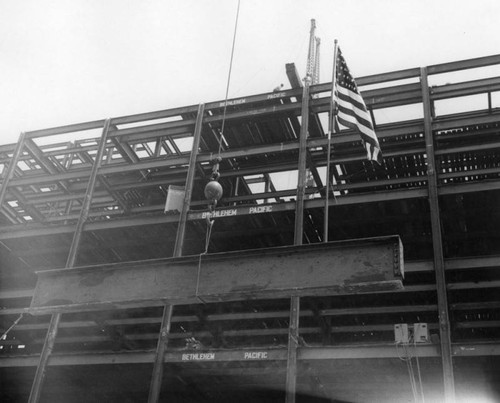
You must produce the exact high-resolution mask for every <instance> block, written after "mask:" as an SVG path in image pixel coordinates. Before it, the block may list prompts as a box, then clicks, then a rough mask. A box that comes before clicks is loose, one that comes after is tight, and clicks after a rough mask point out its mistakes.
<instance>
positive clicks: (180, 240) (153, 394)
mask: <svg viewBox="0 0 500 403" xmlns="http://www.w3.org/2000/svg"><path fill="white" fill-rule="evenodd" d="M204 112H205V104H200V105H198V115H197V116H196V124H195V127H194V135H193V147H192V149H191V155H190V156H189V168H188V173H187V177H186V186H185V194H184V201H183V204H182V211H181V215H180V218H179V226H178V227H177V236H176V239H175V247H174V257H179V256H182V248H183V246H184V236H185V233H186V223H187V214H188V211H189V205H190V204H191V195H192V193H193V183H194V174H195V170H196V158H197V157H198V149H199V147H200V138H201V129H202V127H203V114H204ZM173 310H174V307H173V306H172V305H170V304H168V305H165V307H164V308H163V317H162V320H161V327H160V335H159V338H158V343H157V345H156V354H155V362H154V365H153V374H152V376H151V383H150V386H149V395H148V403H156V402H158V400H159V398H160V391H161V383H162V379H163V366H164V364H165V363H164V360H165V350H166V349H167V344H168V335H169V333H170V323H171V321H172V314H173Z"/></svg>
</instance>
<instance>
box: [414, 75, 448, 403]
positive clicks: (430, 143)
mask: <svg viewBox="0 0 500 403" xmlns="http://www.w3.org/2000/svg"><path fill="white" fill-rule="evenodd" d="M420 79H421V84H422V99H423V108H424V126H425V130H424V136H425V143H426V146H425V148H426V153H427V178H428V188H429V205H430V214H431V230H432V245H433V250H434V270H435V274H436V287H437V297H438V309H439V325H440V326H439V330H440V339H441V355H442V363H443V378H444V397H445V401H446V403H454V402H455V382H454V375H453V363H452V349H451V330H450V319H449V314H448V298H447V290H446V278H445V266H444V255H443V245H442V234H441V220H440V216H439V199H438V189H437V171H436V160H435V155H434V137H433V133H432V110H431V99H430V94H429V84H428V81H427V70H426V69H425V68H422V69H421V72H420Z"/></svg>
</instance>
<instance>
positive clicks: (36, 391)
mask: <svg viewBox="0 0 500 403" xmlns="http://www.w3.org/2000/svg"><path fill="white" fill-rule="evenodd" d="M109 126H110V119H107V120H106V121H105V122H104V128H103V130H102V135H101V141H100V143H99V148H98V150H97V155H96V157H95V160H94V164H93V165H92V171H91V173H90V178H89V183H88V185H87V190H86V192H85V198H84V200H83V204H82V210H81V212H80V217H79V218H78V223H77V224H76V228H75V232H74V234H73V241H72V242H71V247H70V250H69V254H68V259H67V261H66V268H71V267H73V266H74V265H75V262H76V258H77V255H78V249H79V246H80V245H79V244H80V239H81V236H82V232H83V227H84V224H85V221H86V220H87V218H88V215H89V211H90V205H91V203H92V195H93V193H94V187H95V183H96V179H97V171H98V170H99V167H100V165H101V160H102V157H103V154H104V150H105V149H106V142H107V137H108V131H109ZM60 321H61V314H60V313H56V314H53V315H52V317H51V319H50V324H49V329H48V330H47V336H46V337H45V342H44V344H43V348H42V352H41V353H40V360H39V362H38V367H37V369H36V373H35V379H34V381H33V385H32V386H31V393H30V396H29V399H28V402H29V403H37V402H38V401H39V400H40V396H41V392H42V386H43V381H44V378H45V373H46V370H47V363H48V361H49V357H50V355H51V353H52V350H53V349H54V344H55V341H56V336H57V330H58V326H59V322H60Z"/></svg>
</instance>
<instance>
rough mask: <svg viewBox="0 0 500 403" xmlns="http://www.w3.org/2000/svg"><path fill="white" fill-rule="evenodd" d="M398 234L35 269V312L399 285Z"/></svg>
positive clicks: (343, 291)
mask: <svg viewBox="0 0 500 403" xmlns="http://www.w3.org/2000/svg"><path fill="white" fill-rule="evenodd" d="M402 259H403V255H402V246H401V243H400V240H399V237H397V236H391V237H381V238H368V239H360V240H354V241H341V242H330V243H324V244H312V245H301V246H286V247H279V248H269V249H262V250H253V251H245V252H229V253H218V254H211V255H207V256H204V258H203V259H202V263H201V265H199V258H198V256H190V257H182V258H169V259H161V260H152V261H143V262H129V263H117V264H109V265H102V266H91V267H82V268H75V269H58V270H49V271H43V272H38V283H37V287H36V289H35V293H34V295H33V299H32V304H31V310H32V312H33V313H37V314H42V313H45V314H46V313H52V312H67V311H82V310H93V309H103V308H116V307H119V306H121V307H127V306H151V305H152V304H153V305H155V304H154V302H156V303H157V302H158V301H163V303H165V302H167V303H172V304H190V303H198V302H199V300H202V301H205V302H216V301H225V300H241V299H248V298H250V299H255V298H279V297H287V296H300V295H325V294H328V295H330V294H349V293H358V292H373V291H378V290H384V289H385V290H387V289H400V288H401V287H402V283H401V277H402V273H403V270H404V269H403V260H402Z"/></svg>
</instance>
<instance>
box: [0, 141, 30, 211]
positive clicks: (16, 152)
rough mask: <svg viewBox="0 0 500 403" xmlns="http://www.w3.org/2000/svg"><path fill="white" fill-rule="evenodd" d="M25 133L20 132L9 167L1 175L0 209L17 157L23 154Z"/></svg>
mask: <svg viewBox="0 0 500 403" xmlns="http://www.w3.org/2000/svg"><path fill="white" fill-rule="evenodd" d="M25 137H26V135H25V133H24V132H22V133H21V134H20V136H19V140H18V141H17V144H16V148H15V149H14V153H13V155H12V159H11V160H10V162H9V166H8V167H7V170H6V171H5V173H4V175H3V181H2V186H0V209H1V208H2V205H3V202H4V200H5V196H6V195H7V188H8V186H9V182H10V180H11V179H12V177H13V176H14V171H15V169H16V167H17V162H18V160H19V157H20V156H21V154H22V153H23V147H24V141H25Z"/></svg>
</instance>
